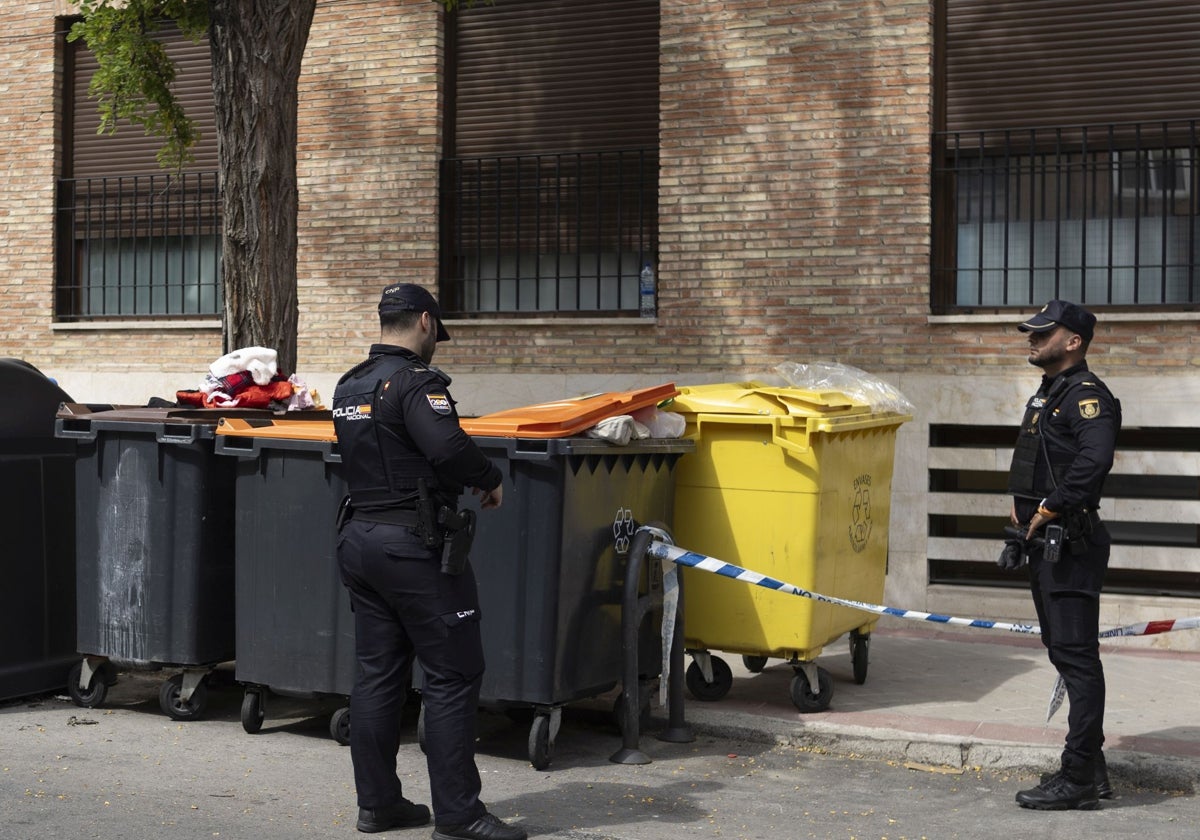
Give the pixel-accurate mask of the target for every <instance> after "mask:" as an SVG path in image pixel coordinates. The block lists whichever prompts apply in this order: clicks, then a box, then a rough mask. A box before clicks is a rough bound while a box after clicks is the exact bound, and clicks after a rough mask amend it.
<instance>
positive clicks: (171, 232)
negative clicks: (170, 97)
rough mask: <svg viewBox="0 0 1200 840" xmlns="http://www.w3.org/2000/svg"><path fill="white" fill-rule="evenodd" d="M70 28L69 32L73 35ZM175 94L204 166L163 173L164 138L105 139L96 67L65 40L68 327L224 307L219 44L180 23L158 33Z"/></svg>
mask: <svg viewBox="0 0 1200 840" xmlns="http://www.w3.org/2000/svg"><path fill="white" fill-rule="evenodd" d="M68 26H69V21H68V22H66V23H65V24H64V25H63V26H62V27H60V28H61V29H62V30H63V31H64V33H65V30H66V29H67V27H68ZM156 37H159V38H160V39H161V40H162V42H163V44H164V46H165V47H166V49H167V53H168V55H169V56H170V57H171V58H172V60H173V61H174V62H175V65H176V69H177V76H176V79H175V93H176V96H177V97H178V98H179V99H180V101H181V102H183V103H184V106H185V109H186V110H187V113H188V115H189V116H190V117H191V118H192V119H193V120H195V121H196V123H197V126H198V128H199V130H200V142H199V144H198V146H197V148H196V149H195V150H194V160H193V161H192V162H191V163H190V164H189V165H188V166H186V167H185V168H184V169H183V170H181V171H170V172H168V171H165V170H163V169H161V168H160V167H159V165H158V162H157V160H156V158H155V154H156V152H157V151H158V149H159V147H160V146H161V142H162V141H161V138H158V137H153V136H146V135H145V134H144V132H143V131H142V130H141V129H140V128H139V127H136V126H133V125H131V124H129V123H122V124H121V125H119V126H118V128H117V131H116V132H115V133H113V134H100V133H98V128H99V125H100V116H99V112H98V110H97V105H96V102H95V100H94V99H92V98H91V97H90V96H89V94H88V84H89V83H90V81H91V78H92V76H93V74H94V73H95V72H96V69H97V65H96V60H95V57H94V56H93V55H92V54H91V53H90V52H89V51H88V49H87V47H86V45H84V44H83V42H82V41H76V42H74V43H67V42H66V41H65V37H64V40H63V55H64V56H65V68H64V69H65V72H64V74H63V77H64V84H65V91H64V96H63V97H62V102H63V103H64V114H63V143H62V148H63V155H64V157H63V172H64V177H63V178H61V179H59V181H58V184H57V202H56V225H57V241H58V247H57V257H56V269H55V270H56V295H55V314H56V317H57V319H58V320H59V321H93V320H103V321H114V320H115V321H119V320H137V319H145V318H170V317H193V318H194V317H198V316H213V315H219V314H220V312H221V307H222V303H221V201H220V195H219V189H218V179H217V171H216V168H217V158H216V136H215V134H216V133H215V114H214V110H213V100H212V86H211V74H210V58H209V53H208V42H207V41H203V42H200V43H193V42H192V41H191V40H190V39H188V38H186V37H185V36H184V35H183V34H182V33H181V32H179V30H178V29H177V28H175V27H174V26H173V25H167V24H164V25H163V27H162V29H161V30H160V31H159V33H158V35H157V36H156Z"/></svg>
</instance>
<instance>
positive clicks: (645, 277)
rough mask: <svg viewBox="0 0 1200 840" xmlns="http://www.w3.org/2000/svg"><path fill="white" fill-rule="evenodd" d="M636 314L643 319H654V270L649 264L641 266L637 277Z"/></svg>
mask: <svg viewBox="0 0 1200 840" xmlns="http://www.w3.org/2000/svg"><path fill="white" fill-rule="evenodd" d="M638 314H639V315H641V316H642V317H643V318H653V317H654V268H653V267H651V265H650V263H646V264H645V265H643V266H642V273H641V275H639V277H638Z"/></svg>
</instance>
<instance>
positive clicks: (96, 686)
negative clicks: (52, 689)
mask: <svg viewBox="0 0 1200 840" xmlns="http://www.w3.org/2000/svg"><path fill="white" fill-rule="evenodd" d="M105 668H107V669H109V670H110V671H111V672H112V673H113V675H114V678H113V682H115V681H116V679H115V675H116V669H114V668H113V667H112V666H111V665H108V664H107V663H106V664H104V665H102V666H101V667H100V669H99V670H97V671H95V672H93V673H92V684H91V685H89V686H88V687H87V689H81V688H80V687H79V678H80V676H81V675H82V674H83V663H82V662H76V663H75V664H74V665H73V666H71V672H70V673H69V674H68V675H67V694H69V695H71V701H72V702H73V703H74V704H75V705H76V706H82V707H83V708H85V709H94V708H96V707H97V706H99V705H100V704H101V703H103V702H104V698H105V697H107V696H108V687H109V685H111V684H112V683H110V682H109V681H108V680H107V679H105V672H104V669H105Z"/></svg>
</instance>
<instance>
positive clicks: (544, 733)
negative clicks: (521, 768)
mask: <svg viewBox="0 0 1200 840" xmlns="http://www.w3.org/2000/svg"><path fill="white" fill-rule="evenodd" d="M553 757H554V745H553V744H551V743H550V718H549V717H548V716H547V715H538V716H537V717H535V718H534V719H533V725H532V726H530V727H529V763H530V764H532V765H533V769H534V770H545V769H546V768H547V767H549V766H550V759H551V758H553Z"/></svg>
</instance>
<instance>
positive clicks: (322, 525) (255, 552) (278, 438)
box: [216, 412, 355, 744]
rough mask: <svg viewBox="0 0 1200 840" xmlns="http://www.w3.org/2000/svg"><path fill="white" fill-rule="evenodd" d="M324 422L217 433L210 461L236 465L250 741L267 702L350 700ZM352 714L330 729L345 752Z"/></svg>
mask: <svg viewBox="0 0 1200 840" xmlns="http://www.w3.org/2000/svg"><path fill="white" fill-rule="evenodd" d="M292 416H294V415H292ZM322 416H324V417H328V414H327V413H324V412H322V414H321V415H316V414H314V415H313V418H314V419H312V420H280V421H246V420H237V419H226V420H223V421H222V422H221V424H220V425H219V426H218V427H217V437H216V451H217V453H218V454H221V455H229V456H234V457H233V458H231V459H229V460H231V462H232V463H235V464H236V470H237V479H236V482H237V498H238V506H237V513H236V516H235V520H236V532H237V536H236V540H235V542H236V551H237V574H236V591H237V597H236V601H237V639H236V651H237V664H236V669H235V670H236V678H237V680H238V682H240V683H243V684H244V685H245V686H246V691H245V695H244V698H243V702H242V727H243V728H244V729H245V730H246V731H247V732H250V733H254V732H257V731H259V729H260V728H261V727H262V724H263V720H264V718H265V715H266V708H267V698H268V695H269V692H272V691H273V692H276V693H278V694H282V695H285V696H293V697H306V698H317V697H325V696H328V697H338V698H347V697H349V696H350V690H351V688H353V685H354V672H355V658H354V615H353V613H352V612H351V611H350V596H349V595H348V594H347V592H346V589H345V587H344V586H342V582H341V579H340V577H339V575H338V566H337V533H336V530H335V528H334V514H335V512H336V510H337V506H338V502H339V501H341V498H342V496H344V495H345V493H346V482H345V479H343V478H342V472H341V458H340V457H339V455H338V454H337V443H336V441H335V439H334V435H333V429H332V426H333V424H332V423H330V422H327V421H326V422H322V421H321V419H320V418H321V417H322ZM349 711H350V710H349V708H348V707H346V706H345V705H342V706H341V707H339V708H338V709H337V710H335V711H334V713H333V716H332V717H331V719H330V723H329V730H330V734H331V735H333V737H334V738H335V739H337V741H338V742H339V743H342V744H348V743H349V742H350V732H349V726H350V716H349Z"/></svg>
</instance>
